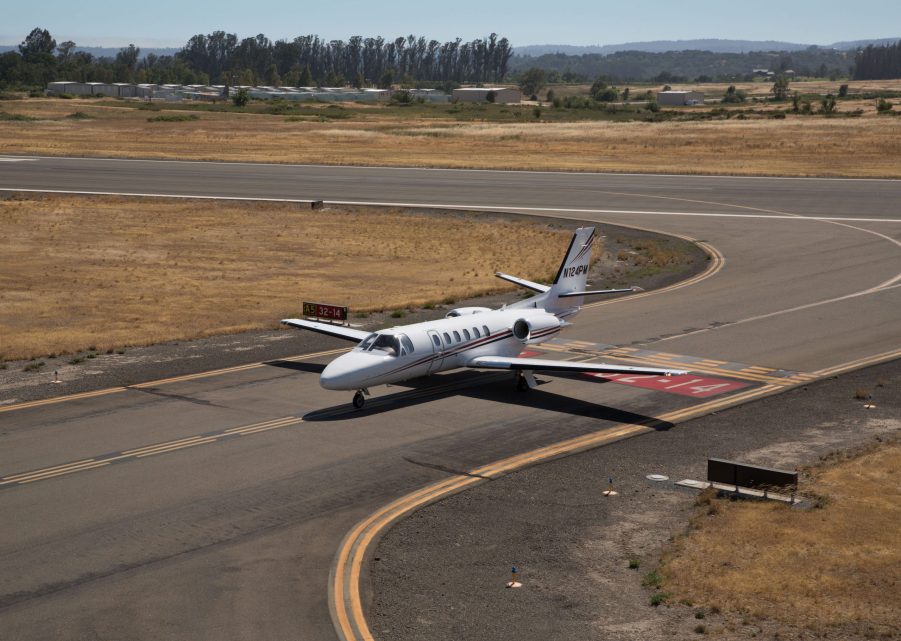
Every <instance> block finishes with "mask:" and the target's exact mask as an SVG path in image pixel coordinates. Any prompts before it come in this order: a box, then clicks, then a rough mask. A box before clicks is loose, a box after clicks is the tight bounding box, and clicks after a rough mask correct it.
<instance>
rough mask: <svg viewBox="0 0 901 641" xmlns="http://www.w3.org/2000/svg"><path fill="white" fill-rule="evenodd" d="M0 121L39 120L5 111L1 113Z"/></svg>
mask: <svg viewBox="0 0 901 641" xmlns="http://www.w3.org/2000/svg"><path fill="white" fill-rule="evenodd" d="M0 120H13V121H17V122H30V121H32V120H37V118H32V117H31V116H25V115H23V114H9V113H6V112H5V111H0Z"/></svg>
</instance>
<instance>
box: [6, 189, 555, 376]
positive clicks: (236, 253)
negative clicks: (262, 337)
mask: <svg viewBox="0 0 901 641" xmlns="http://www.w3.org/2000/svg"><path fill="white" fill-rule="evenodd" d="M0 229H2V230H3V234H2V236H0V360H3V359H19V358H32V357H37V356H43V355H47V354H50V353H67V352H75V351H78V350H82V349H88V348H90V349H96V350H108V349H115V348H121V347H124V346H127V345H135V344H150V343H156V342H160V341H165V340H173V339H185V338H195V337H201V336H207V335H212V334H222V333H229V332H235V331H240V330H245V329H252V328H260V327H271V326H273V325H275V324H277V322H278V320H279V319H280V318H284V317H286V316H297V315H299V314H300V303H301V300H313V301H317V302H331V303H336V304H346V305H349V306H350V307H351V310H352V312H354V311H356V312H360V311H366V310H376V309H379V310H380V309H389V310H392V309H399V308H404V307H407V306H413V305H415V306H421V305H424V304H427V303H430V302H441V301H443V300H447V299H456V298H463V297H466V296H471V295H476V294H481V293H488V292H492V291H500V290H505V289H510V287H506V286H505V284H504V283H503V281H500V280H498V279H497V278H495V277H494V275H493V274H494V272H495V271H496V270H498V269H503V270H504V271H507V272H509V273H515V274H521V275H523V276H524V277H526V278H532V279H544V278H548V277H553V273H554V271H555V269H556V268H557V264H558V261H559V258H560V255H561V254H562V252H563V251H565V249H566V245H567V242H568V241H569V234H568V233H566V232H558V231H551V230H549V229H548V228H546V227H544V226H540V225H533V224H524V223H509V222H501V221H485V220H479V219H476V218H474V217H472V216H467V215H447V216H442V217H441V218H438V217H436V216H428V215H410V214H405V213H403V212H401V211H398V210H381V211H372V210H369V211H367V210H362V209H326V210H320V211H310V210H309V209H303V208H301V207H299V206H297V205H289V204H275V203H245V202H242V203H231V202H211V201H202V202H194V201H189V200H165V199H126V198H118V197H77V196H53V197H51V196H44V197H42V196H27V197H24V196H16V197H6V198H4V199H2V200H0ZM511 241H514V242H511ZM522 247H528V248H529V249H530V251H528V252H524V251H522V250H521V249H522ZM401 322H402V321H401Z"/></svg>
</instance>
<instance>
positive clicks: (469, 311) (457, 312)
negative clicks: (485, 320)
mask: <svg viewBox="0 0 901 641" xmlns="http://www.w3.org/2000/svg"><path fill="white" fill-rule="evenodd" d="M490 311H492V310H491V308H490V307H458V308H457V309H452V310H450V311H449V312H448V313H447V316H446V317H445V318H456V317H457V316H471V315H473V314H481V313H483V312H490Z"/></svg>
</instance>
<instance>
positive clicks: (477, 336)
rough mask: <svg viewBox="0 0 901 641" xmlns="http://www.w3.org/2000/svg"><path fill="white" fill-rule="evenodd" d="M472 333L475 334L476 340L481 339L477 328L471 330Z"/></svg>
mask: <svg viewBox="0 0 901 641" xmlns="http://www.w3.org/2000/svg"><path fill="white" fill-rule="evenodd" d="M472 333H473V334H475V337H476V338H481V337H482V335H481V334H479V328H478V327H473V328H472Z"/></svg>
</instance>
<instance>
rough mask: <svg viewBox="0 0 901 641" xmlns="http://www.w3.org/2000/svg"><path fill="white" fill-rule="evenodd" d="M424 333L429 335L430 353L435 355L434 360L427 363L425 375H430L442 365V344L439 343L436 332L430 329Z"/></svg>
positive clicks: (439, 339)
mask: <svg viewBox="0 0 901 641" xmlns="http://www.w3.org/2000/svg"><path fill="white" fill-rule="evenodd" d="M426 333H427V334H428V335H429V341H431V343H432V353H433V354H435V358H433V359H432V361H431V362H430V363H429V369H428V371H427V372H426V374H431V373H432V372H437V371H439V370H440V369H441V365H442V363H444V344H443V343H442V342H441V337H440V336H439V335H438V332H436V331H434V330H431V329H430V330H428V331H427V332H426Z"/></svg>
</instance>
